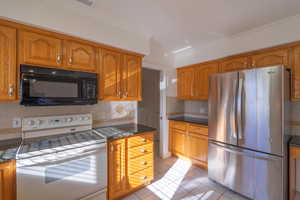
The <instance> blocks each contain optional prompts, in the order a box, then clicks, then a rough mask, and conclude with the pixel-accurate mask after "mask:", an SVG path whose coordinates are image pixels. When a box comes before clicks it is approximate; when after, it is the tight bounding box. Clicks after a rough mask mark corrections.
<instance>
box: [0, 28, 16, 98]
mask: <svg viewBox="0 0 300 200" xmlns="http://www.w3.org/2000/svg"><path fill="white" fill-rule="evenodd" d="M16 68H17V65H16V29H13V28H9V27H5V26H0V101H7V100H15V99H16V78H17V74H16Z"/></svg>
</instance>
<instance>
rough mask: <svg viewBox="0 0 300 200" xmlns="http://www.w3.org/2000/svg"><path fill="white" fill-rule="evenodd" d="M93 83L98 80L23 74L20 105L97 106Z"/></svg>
mask: <svg viewBox="0 0 300 200" xmlns="http://www.w3.org/2000/svg"><path fill="white" fill-rule="evenodd" d="M93 82H96V80H93V79H79V78H72V77H67V76H55V75H46V74H33V73H22V77H21V103H20V104H21V105H26V106H54V105H85V104H95V103H97V100H96V86H94V87H91V86H92V85H95V84H96V83H94V84H93ZM91 90H93V91H91ZM87 92H88V93H87Z"/></svg>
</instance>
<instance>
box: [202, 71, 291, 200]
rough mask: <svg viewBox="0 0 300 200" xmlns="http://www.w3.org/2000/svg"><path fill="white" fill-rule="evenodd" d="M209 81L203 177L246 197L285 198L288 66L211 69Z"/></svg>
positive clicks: (282, 199) (263, 198)
mask: <svg viewBox="0 0 300 200" xmlns="http://www.w3.org/2000/svg"><path fill="white" fill-rule="evenodd" d="M209 84H210V85H209V87H210V88H209V154H208V176H209V178H210V179H212V180H214V181H216V182H218V183H220V184H222V185H224V186H226V187H228V188H230V189H231V190H233V191H235V192H238V193H240V194H242V195H244V196H246V197H248V198H250V199H255V200H286V199H287V177H288V176H287V163H288V160H287V142H288V138H289V136H288V134H289V133H288V131H289V126H288V122H289V120H288V107H289V91H290V90H289V71H288V69H286V68H285V67H283V66H275V67H268V68H257V69H251V70H244V71H238V72H228V73H223V74H216V75H212V76H211V77H210V82H209Z"/></svg>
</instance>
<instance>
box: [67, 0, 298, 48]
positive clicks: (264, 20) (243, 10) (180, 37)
mask: <svg viewBox="0 0 300 200" xmlns="http://www.w3.org/2000/svg"><path fill="white" fill-rule="evenodd" d="M61 4H62V6H65V8H66V9H73V10H75V11H76V12H80V14H81V15H88V16H90V17H93V18H95V19H97V20H101V21H109V22H110V23H111V25H113V26H118V27H120V28H122V29H126V30H128V31H136V32H138V33H140V34H143V35H145V36H147V37H149V38H152V39H154V40H156V41H158V42H159V43H160V44H161V45H162V47H163V48H164V50H165V52H166V53H171V52H173V51H176V50H178V49H181V48H184V47H186V46H189V45H197V46H199V45H202V44H203V45H205V44H208V43H210V42H212V41H215V40H218V39H221V38H224V37H230V36H232V35H235V34H238V33H240V32H244V31H247V30H249V29H253V28H255V27H259V26H262V25H264V24H268V23H271V22H273V21H277V20H280V19H283V18H286V17H289V16H293V15H296V14H298V13H300V1H299V0H217V1H212V0H190V1H182V0H151V1H140V0H110V1H106V0H95V3H94V4H93V5H92V7H88V6H85V5H82V4H80V3H79V2H78V1H75V0H67V1H62V2H61Z"/></svg>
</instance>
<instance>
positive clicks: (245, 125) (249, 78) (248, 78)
mask: <svg viewBox="0 0 300 200" xmlns="http://www.w3.org/2000/svg"><path fill="white" fill-rule="evenodd" d="M256 79H257V77H256V71H255V70H245V71H240V72H239V86H238V92H237V104H236V119H237V130H238V145H239V146H240V147H245V148H249V149H253V150H255V149H256V148H257V130H256V126H257V101H256V99H257V94H256V91H257V87H258V85H257V84H256Z"/></svg>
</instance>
